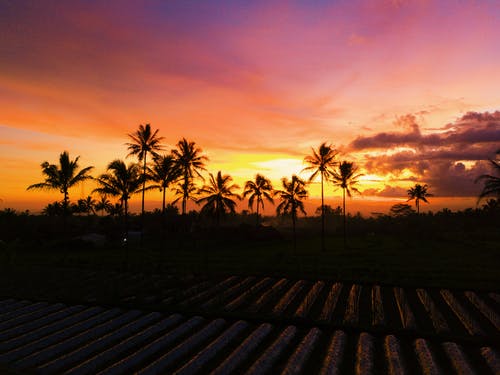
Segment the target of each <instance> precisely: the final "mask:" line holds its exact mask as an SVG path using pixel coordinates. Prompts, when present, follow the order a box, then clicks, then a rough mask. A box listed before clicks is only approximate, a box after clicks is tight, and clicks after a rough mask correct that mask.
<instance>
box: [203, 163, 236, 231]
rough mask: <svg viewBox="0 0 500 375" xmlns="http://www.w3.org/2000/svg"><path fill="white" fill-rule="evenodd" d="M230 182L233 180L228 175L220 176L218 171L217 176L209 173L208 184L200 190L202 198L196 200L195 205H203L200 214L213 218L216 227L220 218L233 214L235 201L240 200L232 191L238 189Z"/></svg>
mask: <svg viewBox="0 0 500 375" xmlns="http://www.w3.org/2000/svg"><path fill="white" fill-rule="evenodd" d="M232 182H233V178H232V177H231V176H230V175H227V174H225V175H222V173H221V171H219V172H217V176H214V175H213V174H212V173H210V178H209V181H208V184H206V185H205V186H203V187H202V188H201V189H200V194H201V195H202V197H201V198H200V199H198V200H197V203H198V204H203V207H202V209H201V212H206V213H208V214H210V215H213V216H215V220H216V222H217V226H219V223H220V218H221V216H223V215H224V214H226V212H231V213H234V212H235V209H236V201H235V199H241V198H240V196H239V195H238V194H236V193H234V192H233V190H235V189H239V186H238V185H236V184H233V183H232Z"/></svg>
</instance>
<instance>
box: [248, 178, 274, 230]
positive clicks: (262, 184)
mask: <svg viewBox="0 0 500 375" xmlns="http://www.w3.org/2000/svg"><path fill="white" fill-rule="evenodd" d="M272 195H273V185H272V184H271V181H270V180H269V179H268V178H266V177H264V176H262V175H261V174H257V175H255V181H250V180H249V181H247V182H246V183H245V189H244V191H243V197H244V198H246V197H247V196H249V197H248V207H249V208H250V209H251V210H252V211H253V205H254V203H256V214H257V225H259V206H261V207H262V210H264V199H265V200H267V201H268V202H269V203H272V204H274V200H273V197H272Z"/></svg>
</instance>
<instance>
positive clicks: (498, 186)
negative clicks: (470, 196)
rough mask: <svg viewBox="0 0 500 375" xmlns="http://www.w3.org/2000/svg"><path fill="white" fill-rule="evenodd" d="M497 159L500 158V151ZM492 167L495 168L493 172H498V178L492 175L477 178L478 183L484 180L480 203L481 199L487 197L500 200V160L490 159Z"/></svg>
mask: <svg viewBox="0 0 500 375" xmlns="http://www.w3.org/2000/svg"><path fill="white" fill-rule="evenodd" d="M496 154H497V158H498V157H499V156H500V150H498V151H497V152H496ZM489 161H490V163H491V165H492V166H493V171H494V172H496V174H497V175H496V176H494V175H491V174H483V175H481V176H479V177H478V178H476V183H477V182H479V181H483V180H484V187H483V190H482V191H481V194H479V198H478V200H477V202H478V203H479V202H480V201H481V199H483V198H485V197H490V196H493V197H497V198H498V199H500V160H498V161H497V160H492V159H489Z"/></svg>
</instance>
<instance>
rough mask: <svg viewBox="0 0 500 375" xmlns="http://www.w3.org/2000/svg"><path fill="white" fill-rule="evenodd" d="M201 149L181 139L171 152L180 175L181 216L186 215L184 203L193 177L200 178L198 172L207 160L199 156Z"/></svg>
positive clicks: (191, 190) (191, 189)
mask: <svg viewBox="0 0 500 375" xmlns="http://www.w3.org/2000/svg"><path fill="white" fill-rule="evenodd" d="M201 153H202V149H201V148H199V147H196V144H195V143H194V142H190V141H188V140H186V138H182V139H181V140H180V141H179V142H178V143H177V149H174V150H172V155H173V156H174V158H175V160H176V163H177V165H178V166H179V168H180V170H181V174H182V177H181V178H182V183H181V190H182V214H183V215H185V214H186V203H187V200H188V199H189V198H190V194H191V193H192V192H193V191H194V190H193V179H194V177H195V176H198V177H201V178H203V177H202V175H201V173H200V171H204V170H205V162H206V161H207V160H208V158H207V157H206V156H204V155H201Z"/></svg>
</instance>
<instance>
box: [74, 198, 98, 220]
mask: <svg viewBox="0 0 500 375" xmlns="http://www.w3.org/2000/svg"><path fill="white" fill-rule="evenodd" d="M96 204H97V202H96V201H95V200H94V199H92V197H91V196H90V195H89V196H88V197H87V198H83V199H79V200H78V209H79V211H80V212H82V213H86V214H87V215H88V216H90V215H91V214H93V215H95V206H96Z"/></svg>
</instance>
